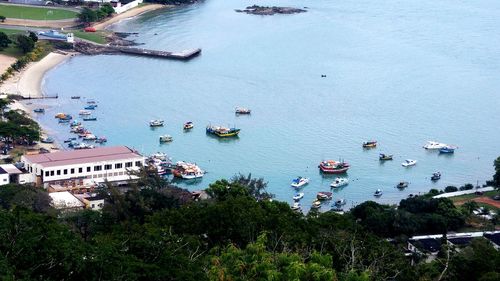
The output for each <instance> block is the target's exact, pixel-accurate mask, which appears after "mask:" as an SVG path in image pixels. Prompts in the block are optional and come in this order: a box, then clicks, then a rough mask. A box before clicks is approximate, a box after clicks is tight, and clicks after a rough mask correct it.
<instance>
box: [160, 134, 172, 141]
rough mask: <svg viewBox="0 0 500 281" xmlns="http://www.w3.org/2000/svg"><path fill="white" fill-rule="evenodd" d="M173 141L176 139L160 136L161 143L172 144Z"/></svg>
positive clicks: (169, 136)
mask: <svg viewBox="0 0 500 281" xmlns="http://www.w3.org/2000/svg"><path fill="white" fill-rule="evenodd" d="M173 140H174V138H172V136H171V135H163V136H160V142H171V141H173Z"/></svg>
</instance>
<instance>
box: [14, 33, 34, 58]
mask: <svg viewBox="0 0 500 281" xmlns="http://www.w3.org/2000/svg"><path fill="white" fill-rule="evenodd" d="M16 44H17V46H18V47H19V48H20V49H21V50H22V51H23V53H25V54H26V53H29V52H31V51H32V50H33V49H34V48H35V42H34V41H33V39H31V38H30V37H28V36H25V35H17V37H16Z"/></svg>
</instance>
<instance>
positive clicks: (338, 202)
mask: <svg viewBox="0 0 500 281" xmlns="http://www.w3.org/2000/svg"><path fill="white" fill-rule="evenodd" d="M345 204H346V201H345V199H344V198H340V199H337V200H335V203H334V205H335V206H343V205H345Z"/></svg>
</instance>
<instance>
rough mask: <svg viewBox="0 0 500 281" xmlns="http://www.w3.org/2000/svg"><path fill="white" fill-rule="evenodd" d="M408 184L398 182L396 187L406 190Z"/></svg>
mask: <svg viewBox="0 0 500 281" xmlns="http://www.w3.org/2000/svg"><path fill="white" fill-rule="evenodd" d="M409 184H410V183H409V182H407V181H400V182H399V183H398V184H397V185H396V187H397V188H399V189H403V188H407V187H408V185H409Z"/></svg>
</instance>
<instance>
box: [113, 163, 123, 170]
mask: <svg viewBox="0 0 500 281" xmlns="http://www.w3.org/2000/svg"><path fill="white" fill-rule="evenodd" d="M122 167H123V164H122V163H116V164H115V169H121V168H122Z"/></svg>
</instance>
